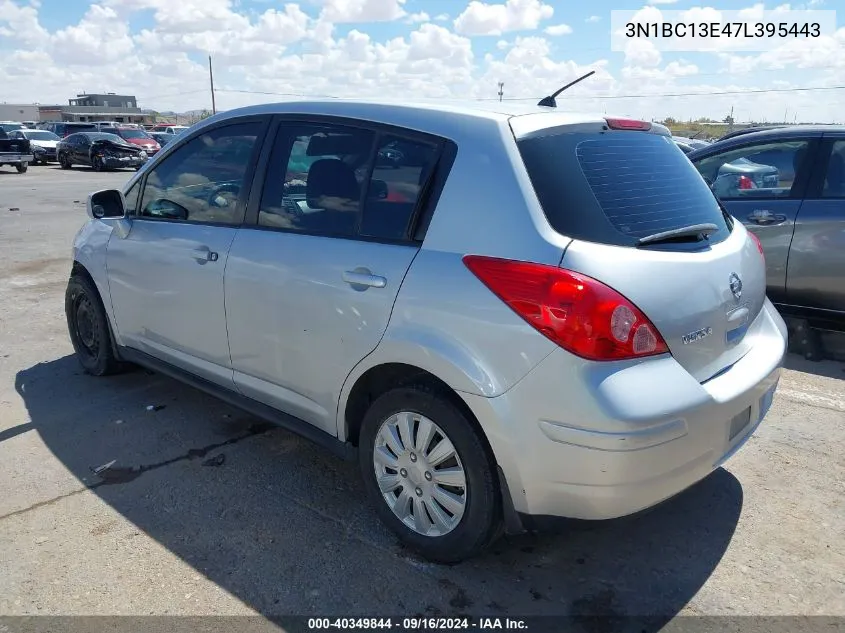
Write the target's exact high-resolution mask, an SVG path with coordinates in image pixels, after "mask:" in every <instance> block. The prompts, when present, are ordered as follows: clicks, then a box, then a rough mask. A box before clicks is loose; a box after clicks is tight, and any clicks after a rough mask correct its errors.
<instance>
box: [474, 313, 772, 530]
mask: <svg viewBox="0 0 845 633" xmlns="http://www.w3.org/2000/svg"><path fill="white" fill-rule="evenodd" d="M758 318H760V319H762V320H763V321H762V322H761V324H760V327H759V328H755V333H754V334H753V336H754V337H755V340H754V341H753V346H752V348H751V351H750V352H748V353H747V354H746V355H745V356H744V357H743V358H741V359H740V360H739V361H738V362H736V363H735V364H734V365H733V366H732V367H731V368H730V369H728V370H727V371H724V372H723V373H721V374H720V375H718V376H717V377H715V378H713V379H711V380H709V381H707V382H705V383H703V384H702V383H699V382H697V381H696V380H695V379H694V378H692V376H690V374H689V373H687V372H686V370H684V369H683V367H681V366H680V365H679V364H678V363H677V362H676V361H675V360H674V359H673V358H672V357H671V356H669V355H666V356H663V357H659V358H654V359H651V360H647V361H639V362H633V363H632V362H628V361H626V362H620V363H594V362H589V361H585V360H583V359H579V358H577V357H574V356H572V355H570V354H568V353H567V352H565V351H563V350H556V351H555V352H553V353H552V354H551V355H549V356H548V357H547V358H546V359H545V360H544V361H543V362H541V363H540V364H539V365H538V366H537V367H536V368H535V369H534V370H533V371H532V372H531V373H530V374H528V376H526V377H525V378H524V379H523V380H522V381H521V382H519V383H518V384H517V385H515V386H514V387H513V388H511V389H510V390H509V391H508V392H506V393H505V394H503V395H501V396H498V397H496V398H483V397H480V396H472V395H467V394H464V398H465V400H466V401H467V403H468V404H469V406H470V408H472V409H473V411H474V413H475V414H476V416H477V417H478V419H479V420H480V421H481V423H482V426H483V427H484V429H485V431H486V432H487V436H488V438H489V440H490V443H491V446H492V448H493V452H494V453H495V455H496V458H497V461H498V462H499V465H500V467H501V468H502V472H503V473H504V476H505V478H506V479H507V482H508V489H509V490H510V494H511V497H512V502H513V507H514V509H515V510H516V512H518V513H520V514H522V515H536V516H559V517H569V518H576V519H608V518H614V517H620V516H625V515H628V514H633V513H635V512H638V511H640V510H643V509H645V508H648V507H651V506H653V505H656V504H658V503H660V502H661V501H663V500H665V499H667V498H669V497H672V496H674V495H676V494H678V493H679V492H681V491H683V490H684V489H686V488H688V487H689V486H691V485H692V484H694V483H696V482H697V481H699V480H701V479H703V478H704V477H706V476H707V475H708V474H709V473H710V472H712V471H713V470H714V469H715V468H717V467H718V466H720V465H721V464H722V463H724V462H725V461H726V460H727V459H728V458H730V456H731V455H733V454H734V453H735V452H736V451H737V450H739V448H740V447H741V446H742V445H743V444H744V443H745V442H746V441H747V440H748V438H749V437H751V435H752V434H753V432H754V430H755V429H756V428H757V426H758V425H759V424H760V422H761V421H762V419H763V417H764V416H765V414H766V412H767V411H768V408H769V406H770V405H771V401H772V396H773V394H774V390H775V388H776V385H777V382H778V378H779V376H780V367H781V364H782V362H783V357H784V354H785V352H786V326H785V325H784V323H783V320H782V319H781V317H780V316H779V315H778V314H777V312H776V311H775V309H774V307H773V306H772V305H771V303H769V302H768V301H766V303H765V305H764V308H763V312H761V314H760V316H759V317H758ZM749 336H752V335H751V334H749Z"/></svg>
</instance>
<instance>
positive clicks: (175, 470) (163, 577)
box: [0, 167, 845, 621]
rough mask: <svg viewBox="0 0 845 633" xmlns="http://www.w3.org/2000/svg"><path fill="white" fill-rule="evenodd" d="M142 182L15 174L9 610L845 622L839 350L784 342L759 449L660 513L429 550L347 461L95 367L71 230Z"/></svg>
mask: <svg viewBox="0 0 845 633" xmlns="http://www.w3.org/2000/svg"><path fill="white" fill-rule="evenodd" d="M129 175H130V174H129V172H125V173H111V174H98V173H94V172H92V171H90V170H87V169H84V168H75V169H73V170H72V171H70V172H67V171H61V170H59V169H58V168H56V167H33V168H31V169H30V170H29V172H28V173H26V174H22V175H18V174H17V173H15V172H14V171H13V170H9V169H7V168H5V169H0V306H2V310H0V484H2V491H3V492H2V494H0V614H6V615H22V614H55V615H67V614H136V615H144V614H185V615H189V614H192V615H202V614H250V613H261V614H304V615H309V614H333V615H353V614H362V615H363V614H393V615H403V614H404V615H410V614H427V615H437V614H455V613H467V614H485V615H493V616H498V617H505V616H511V617H515V616H526V615H554V616H564V615H568V614H598V615H614V614H616V615H624V614H633V615H645V614H648V615H655V616H660V619H661V621H665V619H667V618H671V617H673V616H676V615H678V614H698V615H787V614H790V615H795V614H801V615H817V614H828V615H838V616H845V552H843V543H845V459H843V455H845V388H843V387H845V382H844V381H845V369H843V365H841V364H837V363H833V362H822V363H809V362H804V361H803V360H802V359H799V358H795V357H790V358H789V361H788V367H789V368H788V369H787V370H786V371H785V372H784V375H783V378H782V381H781V388H780V390H779V391H778V394H777V396H776V398H775V402H774V406H773V408H772V410H771V413H770V414H769V416H768V418H767V420H766V421H765V422H764V424H763V425H762V426H761V428H760V429H759V431H758V432H757V434H756V436H755V437H754V438H753V439H752V440H751V441H750V442H749V444H748V445H747V446H746V447H745V448H744V449H743V450H742V451H741V452H740V453H739V454H738V455H737V456H736V457H735V458H734V459H733V460H732V461H730V462H729V463H728V464H727V466H726V467H725V468H722V469H719V470H717V471H716V472H715V473H713V475H712V476H711V477H709V478H708V479H706V480H705V481H703V482H701V483H700V484H698V485H697V486H695V487H694V488H692V489H690V490H688V491H687V492H685V493H684V494H682V495H681V496H679V497H678V498H676V499H674V500H672V501H670V502H669V503H667V504H665V505H663V506H661V507H660V508H658V509H656V510H655V511H653V512H651V513H650V514H647V515H645V516H641V517H638V518H636V519H630V520H623V521H615V522H607V523H603V524H594V525H588V526H584V525H575V526H572V528H571V529H568V530H567V531H566V532H564V533H561V534H554V535H551V534H548V535H542V536H524V537H519V538H515V539H510V540H507V541H502V542H501V543H499V544H498V545H497V546H496V547H495V548H494V549H493V550H492V551H491V552H489V553H488V554H486V555H485V556H483V557H481V558H479V559H476V560H473V561H471V562H467V563H464V564H461V565H456V566H451V567H440V566H436V565H432V564H428V563H425V562H421V561H419V560H417V559H415V558H414V557H413V556H410V555H408V554H407V553H406V552H405V551H404V550H403V549H401V548H400V547H399V546H398V545H397V543H396V542H395V540H394V539H393V538H392V536H391V535H390V534H389V533H388V532H387V531H386V530H385V529H384V528H382V527H381V525H380V524H379V522H378V520H377V519H376V518H375V516H374V514H373V513H372V512H371V511H370V510H369V509H368V507H367V506H366V504H365V503H364V498H363V495H362V492H361V490H360V486H359V481H358V476H357V470H356V468H355V466H354V465H352V464H348V463H344V462H341V461H338V460H337V459H335V458H333V457H331V456H329V455H327V454H324V453H323V452H321V450H320V449H318V448H316V447H314V446H312V445H310V444H309V443H307V442H306V441H303V440H300V439H298V438H297V437H295V436H293V435H291V434H289V433H287V432H285V431H282V430H279V429H272V428H269V427H267V426H266V425H264V424H262V423H261V422H259V421H258V420H255V419H252V418H250V417H249V416H246V415H244V414H242V413H240V412H238V411H236V410H233V409H230V408H228V407H227V406H224V405H222V404H221V403H219V402H217V401H215V400H213V399H212V398H209V397H206V396H205V395H202V394H200V393H198V392H197V391H194V390H193V389H190V388H188V387H183V386H180V385H178V384H176V383H174V382H172V381H170V380H168V379H166V378H164V377H160V376H156V375H151V374H148V373H146V372H143V371H138V372H135V373H131V374H127V375H123V376H119V377H115V378H110V379H94V378H90V377H88V376H85V375H83V374H82V372H81V371H80V369H79V368H78V366H77V364H76V362H75V360H74V359H73V358H72V357H71V346H70V343H69V341H68V338H67V335H66V328H65V322H64V315H63V291H64V285H65V282H66V279H67V275H68V271H69V268H70V260H69V254H70V245H71V240H72V237H73V235H74V233H75V231H76V230H77V229H78V228H79V226H80V225H81V224H82V223H83V222H84V221H85V209H84V202H85V196H86V194H87V193H88V192H89V191H90V190H93V189H97V188H104V187H109V186H116V185H119V184H120V183H121V182H123V181H124V180H125V179H126V178H128V176H129ZM148 405H162V406H164V408H162V409H160V410H158V411H153V412H150V411H148V410H147V406H148ZM218 455H224V456H225V461H224V462H223V463H222V465H216V466H215V465H208V464H209V462H208V460H209V459H210V458H215V457H217V456H218ZM837 455H838V457H837ZM112 460H117V462H116V464H115V466H116V469H115V470H114V472H113V474H112V475H110V476H109V477H106V478H101V477H99V476H97V475H94V474H93V473H92V470H91V469H92V467H96V466H98V465H100V464H104V463H107V462H110V461H112ZM218 461H219V460H218ZM211 463H212V464H213V463H216V462H215V461H214V460H212V461H211Z"/></svg>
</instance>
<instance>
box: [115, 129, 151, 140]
mask: <svg viewBox="0 0 845 633" xmlns="http://www.w3.org/2000/svg"><path fill="white" fill-rule="evenodd" d="M118 134H120V136H122V137H123V138H150V135H149V134H147V133H146V132H144V131H142V130H133V129H131V128H121V130H120V132H118Z"/></svg>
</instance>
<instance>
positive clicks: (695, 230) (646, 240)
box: [637, 222, 719, 246]
mask: <svg viewBox="0 0 845 633" xmlns="http://www.w3.org/2000/svg"><path fill="white" fill-rule="evenodd" d="M718 230H719V227H718V226H716V225H715V224H712V223H709V222H708V223H707V224H692V225H690V226H683V227H681V228H679V229H672V230H671V231H661V232H660V233H655V234H654V235H647V236H645V237H641V238H640V239H638V240H637V246H644V245H646V244H657V243H660V242H671V241H672V240H677V239H681V238H685V237H697V238H698V240H699V241H700V240H704V239H707V236H708V235H710V234H711V233H715V232H716V231H718Z"/></svg>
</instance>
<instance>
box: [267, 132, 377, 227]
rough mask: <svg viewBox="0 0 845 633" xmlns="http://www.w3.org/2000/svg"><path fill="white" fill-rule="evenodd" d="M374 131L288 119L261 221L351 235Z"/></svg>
mask: <svg viewBox="0 0 845 633" xmlns="http://www.w3.org/2000/svg"><path fill="white" fill-rule="evenodd" d="M373 141H374V133H373V132H371V131H368V130H358V129H354V128H348V127H343V126H338V125H322V124H305V123H302V124H289V125H282V126H281V127H280V128H279V132H278V134H277V136H276V140H275V144H274V146H273V151H272V153H271V155H270V166H269V168H268V172H267V179H266V181H265V184H264V191H263V193H262V196H261V207H260V210H259V214H258V224H259V225H261V226H268V227H275V228H285V229H292V230H298V231H303V232H307V233H316V234H320V235H332V236H336V237H348V236H352V235H354V234H355V231H356V226H357V223H358V218H359V214H360V208H361V197H362V195H363V191H364V184H365V181H366V179H367V177H368V176H369V174H370V162H371V161H370V157H371V154H372V150H373Z"/></svg>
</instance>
